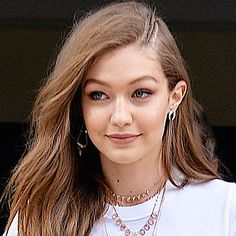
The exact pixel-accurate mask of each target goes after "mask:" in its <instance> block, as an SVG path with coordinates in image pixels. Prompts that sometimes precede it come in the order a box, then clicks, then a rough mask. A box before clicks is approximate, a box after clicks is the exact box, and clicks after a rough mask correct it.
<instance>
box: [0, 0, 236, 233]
mask: <svg viewBox="0 0 236 236" xmlns="http://www.w3.org/2000/svg"><path fill="white" fill-rule="evenodd" d="M108 2H112V1H95V0H94V1H92V0H87V1H86V0H83V1H75V0H73V1H72V0H70V1H66V0H60V1H56V0H50V1H43V0H40V1H35V0H17V1H16V0H15V1H12V0H0V150H1V152H0V153H1V154H0V155H1V164H0V195H1V193H2V190H3V188H4V185H5V183H6V180H7V179H8V177H9V175H10V171H11V170H12V168H13V167H14V166H15V165H16V163H17V161H18V160H19V158H20V157H21V155H22V153H23V152H24V149H25V143H26V137H27V130H28V128H27V125H28V116H29V113H30V110H31V108H32V103H33V101H34V98H35V95H36V93H37V89H38V88H39V85H40V83H41V82H42V80H43V79H44V78H46V77H47V74H48V73H49V70H50V65H51V64H52V63H53V61H54V58H55V56H56V55H57V52H58V50H59V49H60V47H61V45H62V42H63V39H64V37H65V35H66V34H67V33H68V32H69V31H70V30H71V27H72V25H73V22H75V20H77V19H79V17H80V16H81V15H84V14H85V13H86V12H87V11H89V10H90V9H93V8H98V7H100V6H101V5H103V4H105V3H108ZM145 2H147V3H150V4H151V5H152V6H156V7H157V12H159V14H160V15H161V16H162V17H163V19H164V21H166V23H167V24H168V26H169V28H170V29H171V31H172V33H173V34H174V36H175V38H176V40H177V43H178V46H179V48H180V50H181V52H182V54H183V56H184V58H185V60H186V62H187V65H188V68H189V73H190V75H191V78H192V80H193V89H194V94H195V97H196V99H197V100H198V101H199V102H200V103H201V104H202V106H203V108H204V110H205V113H206V116H207V118H208V121H209V124H210V126H211V127H212V129H213V132H214V135H215V137H216V141H217V148H216V153H217V155H218V156H219V158H220V160H221V162H222V163H223V164H224V165H225V166H226V168H228V169H229V171H230V172H231V176H230V175H229V176H228V177H227V180H229V181H235V180H236V165H235V163H234V160H233V158H235V154H234V153H233V148H234V145H236V142H235V133H236V109H235V108H236V105H235V103H236V72H235V71H236V70H235V66H236V1H234V0H231V1H230V0H228V1H227V0H225V1H222V0H211V1H210V0H200V1H189V0H185V1H183V0H179V1H174V0H166V1H163V0H162V1H161V0H160V1H158V0H157V1H145ZM7 216H8V212H7V210H6V209H5V208H4V209H3V210H2V211H1V213H0V234H2V232H3V227H4V226H5V223H6V219H7Z"/></svg>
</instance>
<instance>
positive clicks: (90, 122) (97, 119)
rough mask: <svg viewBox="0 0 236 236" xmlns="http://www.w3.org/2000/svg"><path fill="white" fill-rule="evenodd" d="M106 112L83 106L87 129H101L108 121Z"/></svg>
mask: <svg viewBox="0 0 236 236" xmlns="http://www.w3.org/2000/svg"><path fill="white" fill-rule="evenodd" d="M104 114H105V113H104V112H101V111H100V110H99V109H96V108H92V107H88V106H85V107H84V108H83V116H84V121H85V125H86V128H87V130H88V131H94V130H99V129H101V127H102V125H104V123H105V121H106V117H105V115H104Z"/></svg>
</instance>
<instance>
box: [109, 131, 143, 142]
mask: <svg viewBox="0 0 236 236" xmlns="http://www.w3.org/2000/svg"><path fill="white" fill-rule="evenodd" d="M140 135H141V134H132V133H112V134H107V135H105V136H106V137H107V138H109V140H111V141H112V142H114V143H117V144H127V143H130V142H133V141H135V140H136V139H137V138H138V137H139V136H140Z"/></svg>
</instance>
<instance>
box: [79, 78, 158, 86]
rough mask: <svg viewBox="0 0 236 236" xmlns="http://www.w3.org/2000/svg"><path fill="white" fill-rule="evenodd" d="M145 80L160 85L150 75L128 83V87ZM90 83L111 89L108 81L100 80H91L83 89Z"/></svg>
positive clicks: (87, 81) (86, 82) (88, 80)
mask: <svg viewBox="0 0 236 236" xmlns="http://www.w3.org/2000/svg"><path fill="white" fill-rule="evenodd" d="M143 80H145V81H146V80H150V81H154V82H155V83H158V80H157V79H156V78H155V77H153V76H150V75H144V76H140V77H138V78H136V79H134V80H132V81H130V82H129V83H128V85H134V84H136V83H138V82H141V81H143ZM90 83H95V84H100V85H102V86H105V87H108V88H111V85H110V84H109V83H108V82H107V81H104V80H99V79H95V78H89V79H87V80H86V81H85V83H84V85H83V88H85V87H86V86H87V85H88V84H90Z"/></svg>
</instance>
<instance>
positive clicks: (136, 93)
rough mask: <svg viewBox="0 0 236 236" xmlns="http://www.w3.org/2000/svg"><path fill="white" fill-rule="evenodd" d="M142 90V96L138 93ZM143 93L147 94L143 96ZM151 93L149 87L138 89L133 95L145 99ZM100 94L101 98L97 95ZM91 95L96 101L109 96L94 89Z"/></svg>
mask: <svg viewBox="0 0 236 236" xmlns="http://www.w3.org/2000/svg"><path fill="white" fill-rule="evenodd" d="M140 92H141V93H142V95H141V96H140V94H139V95H138V93H140ZM143 94H145V96H143ZM151 94H152V92H151V91H150V90H148V89H137V90H135V91H134V93H133V94H132V97H133V98H138V99H145V98H146V97H148V96H150V95H151ZM98 95H99V96H100V98H98V97H96V96H98ZM103 96H104V97H103ZM89 97H90V98H91V99H92V100H95V101H101V100H104V99H107V98H108V96H107V95H106V94H105V93H103V92H101V91H93V92H91V93H89Z"/></svg>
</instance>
